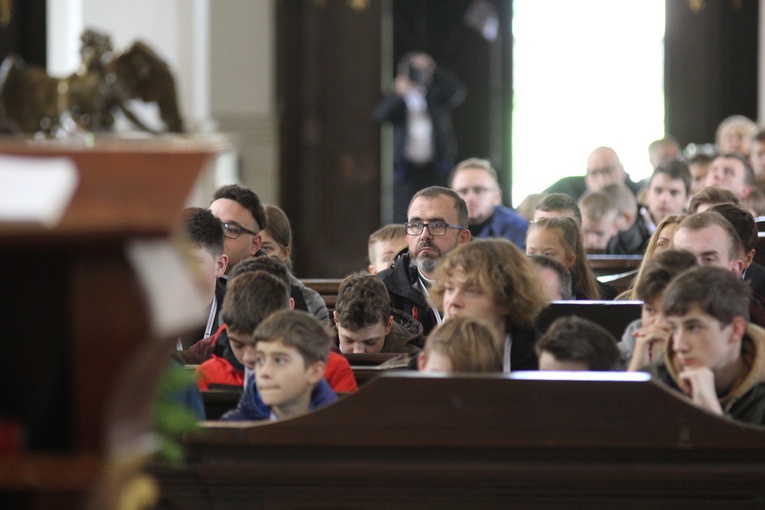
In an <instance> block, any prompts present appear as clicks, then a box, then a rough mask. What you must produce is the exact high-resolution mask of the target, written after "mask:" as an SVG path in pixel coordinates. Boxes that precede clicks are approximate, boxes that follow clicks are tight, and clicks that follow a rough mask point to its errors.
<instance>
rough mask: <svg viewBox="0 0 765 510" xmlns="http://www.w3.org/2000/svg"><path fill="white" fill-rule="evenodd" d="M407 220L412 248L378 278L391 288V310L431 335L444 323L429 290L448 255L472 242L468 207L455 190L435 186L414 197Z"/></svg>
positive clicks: (408, 236)
mask: <svg viewBox="0 0 765 510" xmlns="http://www.w3.org/2000/svg"><path fill="white" fill-rule="evenodd" d="M407 218H408V221H407V222H406V223H405V227H406V235H407V240H408V244H409V247H408V248H407V250H406V251H405V252H404V253H403V254H402V255H401V256H399V257H398V258H397V259H396V261H395V263H394V264H393V267H391V268H389V269H386V270H385V271H382V272H380V273H377V276H379V277H380V279H381V280H382V281H383V283H384V284H385V287H386V288H387V289H388V294H389V295H390V305H391V307H393V308H395V309H397V310H401V311H402V312H404V313H407V314H409V315H411V316H412V317H414V318H415V319H417V320H418V321H420V323H421V324H422V327H423V334H424V335H428V334H429V333H430V331H431V330H432V329H433V328H434V327H435V326H436V325H437V324H438V323H440V322H441V314H440V312H439V311H438V309H437V308H436V306H435V305H434V304H433V303H432V302H431V301H430V299H429V297H428V288H429V287H430V286H431V284H432V283H433V274H434V272H435V270H436V268H437V267H438V265H439V264H440V263H441V260H442V259H443V257H444V255H446V254H447V253H448V252H450V251H451V250H453V249H454V248H456V247H457V246H459V245H460V244H462V243H466V242H468V241H470V231H469V230H468V228H467V226H468V212H467V206H466V205H465V201H464V200H462V199H461V198H460V197H459V195H457V193H455V192H454V191H453V190H450V189H449V188H443V187H441V186H431V187H429V188H425V189H423V190H420V191H418V192H417V193H416V194H415V195H414V197H412V201H411V202H410V203H409V209H408V211H407Z"/></svg>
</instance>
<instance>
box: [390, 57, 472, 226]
mask: <svg viewBox="0 0 765 510" xmlns="http://www.w3.org/2000/svg"><path fill="white" fill-rule="evenodd" d="M465 92H466V91H465V85H464V84H463V83H462V81H461V80H460V79H459V78H457V77H456V76H455V75H454V74H453V73H452V72H451V71H449V70H447V69H444V68H443V67H439V66H437V65H436V62H435V61H434V60H433V58H432V57H431V56H430V55H428V54H427V53H422V52H418V51H415V52H410V53H407V54H405V55H404V56H403V57H402V58H401V60H400V61H399V64H398V67H397V74H396V78H395V80H394V82H393V90H392V91H391V92H390V94H388V96H387V97H386V98H385V99H383V101H382V102H381V103H380V104H379V105H378V106H377V109H376V110H375V120H376V121H377V122H384V121H388V122H391V123H392V124H393V126H394V130H393V131H394V132H393V165H394V174H393V175H394V177H393V181H394V187H393V214H394V218H393V220H394V222H397V223H398V222H401V223H403V222H404V221H406V210H407V207H408V205H409V200H410V199H411V197H412V196H413V195H414V194H415V193H416V192H417V191H419V190H421V189H423V188H427V187H428V186H434V185H438V186H447V178H448V175H449V172H450V171H451V170H452V168H453V167H454V164H455V161H456V158H457V140H456V138H455V136H454V128H453V127H452V119H451V110H452V109H453V108H456V107H457V106H459V105H460V103H462V101H463V99H465Z"/></svg>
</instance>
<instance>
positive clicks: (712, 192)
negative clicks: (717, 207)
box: [688, 186, 741, 214]
mask: <svg viewBox="0 0 765 510" xmlns="http://www.w3.org/2000/svg"><path fill="white" fill-rule="evenodd" d="M740 203H741V199H739V198H738V196H737V195H736V194H735V193H733V192H732V191H731V190H729V189H725V188H716V187H714V186H707V187H706V188H704V189H702V190H701V191H699V192H698V193H696V194H695V195H693V198H691V203H690V204H689V205H688V212H689V213H690V214H694V213H696V212H698V210H699V206H700V205H701V204H711V205H714V204H733V205H739V204H740Z"/></svg>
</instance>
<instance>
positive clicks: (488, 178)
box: [450, 158, 529, 250]
mask: <svg viewBox="0 0 765 510" xmlns="http://www.w3.org/2000/svg"><path fill="white" fill-rule="evenodd" d="M450 186H451V188H452V189H453V190H454V191H456V192H457V194H458V195H459V196H460V198H462V199H463V200H464V201H465V203H466V204H467V208H468V228H469V229H470V233H471V234H472V236H473V237H504V238H505V239H507V240H509V241H512V242H513V244H515V245H516V246H517V247H518V248H520V249H521V250H525V249H526V231H527V230H528V229H529V222H528V221H526V219H525V218H524V217H523V216H521V215H520V214H518V213H516V212H515V211H513V210H512V209H509V208H507V207H505V206H504V205H502V190H500V189H499V184H498V182H497V171H496V170H494V168H493V167H492V166H491V163H489V161H487V160H485V159H477V158H470V159H466V160H465V161H463V162H461V163H459V164H458V165H457V166H456V167H455V169H454V171H453V172H452V175H451V179H450Z"/></svg>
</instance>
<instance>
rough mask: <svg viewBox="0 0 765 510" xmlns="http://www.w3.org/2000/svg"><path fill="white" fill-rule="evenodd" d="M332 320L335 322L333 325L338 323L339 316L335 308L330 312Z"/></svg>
mask: <svg viewBox="0 0 765 510" xmlns="http://www.w3.org/2000/svg"><path fill="white" fill-rule="evenodd" d="M332 320H333V321H334V322H335V326H339V325H340V318H339V317H338V316H337V310H334V311H333V312H332Z"/></svg>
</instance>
